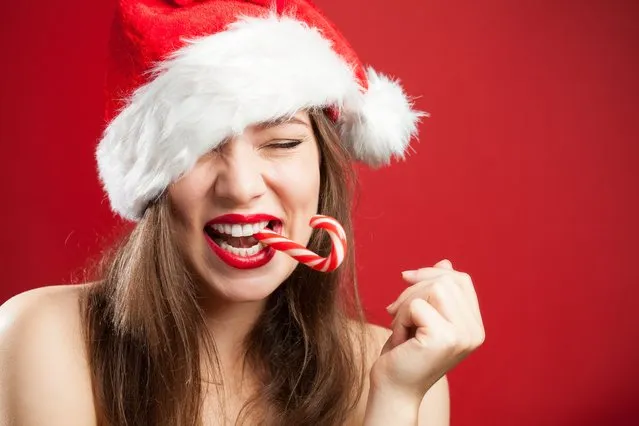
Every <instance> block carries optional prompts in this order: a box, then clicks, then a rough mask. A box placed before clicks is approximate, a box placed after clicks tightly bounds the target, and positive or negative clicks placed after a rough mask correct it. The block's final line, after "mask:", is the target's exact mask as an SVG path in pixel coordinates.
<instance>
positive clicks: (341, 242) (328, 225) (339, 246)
mask: <svg viewBox="0 0 639 426" xmlns="http://www.w3.org/2000/svg"><path fill="white" fill-rule="evenodd" d="M310 226H311V227H312V228H314V229H323V230H325V231H326V232H328V235H329V236H330V238H331V252H330V254H329V255H328V257H326V259H324V262H323V264H320V265H317V266H318V268H320V269H318V270H320V271H322V272H330V271H334V270H335V269H337V268H338V267H339V266H340V265H341V264H342V262H343V261H344V258H345V257H346V249H347V247H348V243H347V241H346V232H345V231H344V228H343V227H342V225H340V223H339V222H338V221H337V220H335V219H333V218H332V217H330V216H325V215H315V216H313V217H312V218H311V221H310Z"/></svg>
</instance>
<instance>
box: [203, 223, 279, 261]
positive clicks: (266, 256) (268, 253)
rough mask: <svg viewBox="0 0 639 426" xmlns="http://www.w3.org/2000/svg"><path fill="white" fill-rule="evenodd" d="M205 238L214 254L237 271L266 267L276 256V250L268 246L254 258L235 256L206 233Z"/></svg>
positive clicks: (253, 256)
mask: <svg viewBox="0 0 639 426" xmlns="http://www.w3.org/2000/svg"><path fill="white" fill-rule="evenodd" d="M204 236H205V237H206V242H207V243H208V244H209V246H210V247H211V249H213V252H214V253H215V254H216V255H217V256H218V257H219V258H220V259H222V261H223V262H224V263H226V264H227V265H229V266H232V267H233V268H237V269H255V268H259V267H260V266H264V265H266V264H267V263H268V262H270V261H271V259H272V258H273V256H275V250H274V249H272V248H271V247H269V246H267V247H265V248H263V249H262V250H260V251H259V252H257V253H255V254H254V255H252V256H246V257H244V256H239V255H237V254H233V253H231V252H229V251H226V250H224V249H223V248H222V247H220V246H219V245H218V244H217V243H216V242H215V241H213V239H212V238H211V237H210V236H209V234H207V233H206V232H204Z"/></svg>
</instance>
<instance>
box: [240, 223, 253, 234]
mask: <svg viewBox="0 0 639 426" xmlns="http://www.w3.org/2000/svg"><path fill="white" fill-rule="evenodd" d="M251 235H253V225H251V224H250V223H245V224H244V225H242V236H243V237H250V236H251Z"/></svg>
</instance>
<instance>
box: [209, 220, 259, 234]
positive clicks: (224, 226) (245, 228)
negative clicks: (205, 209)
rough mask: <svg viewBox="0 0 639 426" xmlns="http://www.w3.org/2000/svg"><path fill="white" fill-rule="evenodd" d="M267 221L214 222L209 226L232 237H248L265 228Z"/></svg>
mask: <svg viewBox="0 0 639 426" xmlns="http://www.w3.org/2000/svg"><path fill="white" fill-rule="evenodd" d="M267 225H268V222H267V221H265V222H257V223H245V224H239V223H236V224H230V223H214V224H213V225H211V227H212V228H213V229H214V230H215V231H216V232H219V233H220V234H226V235H231V236H233V237H250V236H252V235H253V234H257V233H258V232H260V231H261V230H262V229H264V228H266V226H267Z"/></svg>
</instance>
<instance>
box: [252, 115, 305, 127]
mask: <svg viewBox="0 0 639 426" xmlns="http://www.w3.org/2000/svg"><path fill="white" fill-rule="evenodd" d="M289 123H291V124H301V125H302V126H306V127H308V128H309V129H310V127H311V126H310V125H309V124H308V123H307V122H305V121H303V120H300V119H299V118H296V117H286V116H284V117H280V118H276V119H274V120H268V121H263V122H261V123H258V124H257V125H256V127H257V128H258V129H260V130H262V129H267V128H269V127H275V126H280V125H282V124H289Z"/></svg>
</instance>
